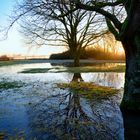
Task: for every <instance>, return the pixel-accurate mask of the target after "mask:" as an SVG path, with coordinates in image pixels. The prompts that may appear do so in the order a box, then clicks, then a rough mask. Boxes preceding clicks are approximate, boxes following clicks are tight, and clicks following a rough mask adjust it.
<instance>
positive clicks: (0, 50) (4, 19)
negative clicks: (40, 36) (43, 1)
mask: <svg viewBox="0 0 140 140" xmlns="http://www.w3.org/2000/svg"><path fill="white" fill-rule="evenodd" d="M16 1H17V0H0V26H3V25H8V22H9V21H8V19H9V16H10V15H11V14H12V10H13V8H14V5H15V2H16ZM23 40H24V39H23V37H22V36H21V34H20V33H19V32H18V31H17V25H15V26H14V27H13V28H12V29H11V30H10V32H9V35H8V39H6V40H4V41H0V55H4V54H8V55H9V54H10V55H13V54H21V55H50V54H51V53H52V52H55V53H56V52H61V51H62V48H56V47H51V48H50V46H48V47H47V46H44V47H41V48H39V49H36V48H33V49H31V50H30V51H29V48H28V47H27V46H26V44H25V42H24V41H23Z"/></svg>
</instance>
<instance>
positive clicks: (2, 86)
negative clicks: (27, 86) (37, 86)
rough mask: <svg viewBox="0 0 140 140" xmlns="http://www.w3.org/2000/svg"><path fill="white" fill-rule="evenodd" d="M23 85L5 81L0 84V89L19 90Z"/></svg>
mask: <svg viewBox="0 0 140 140" xmlns="http://www.w3.org/2000/svg"><path fill="white" fill-rule="evenodd" d="M23 84H24V83H22V82H16V81H14V82H7V81H1V82H0V89H12V88H20V87H22V86H23Z"/></svg>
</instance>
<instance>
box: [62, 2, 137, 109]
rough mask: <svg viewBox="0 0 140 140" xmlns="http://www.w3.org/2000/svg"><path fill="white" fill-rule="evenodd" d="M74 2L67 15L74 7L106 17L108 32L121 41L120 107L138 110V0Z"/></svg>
mask: <svg viewBox="0 0 140 140" xmlns="http://www.w3.org/2000/svg"><path fill="white" fill-rule="evenodd" d="M71 1H73V0H71ZM73 3H75V8H73V9H72V10H71V11H69V12H68V13H67V14H69V13H71V12H73V11H75V10H77V9H84V10H86V11H93V12H97V13H99V14H100V15H102V16H103V17H104V18H105V19H106V25H107V27H108V29H109V31H110V32H112V33H113V35H114V36H115V38H116V39H117V40H119V41H121V43H122V45H123V48H124V50H125V54H126V74H125V87H124V97H123V101H122V104H121V107H122V109H125V110H135V111H136V110H137V111H138V110H140V24H139V23H140V0H101V1H98V0H93V1H90V0H87V1H86V2H82V1H81V0H76V1H73ZM67 14H66V15H67ZM123 15H125V17H124V16H123ZM63 16H65V15H63Z"/></svg>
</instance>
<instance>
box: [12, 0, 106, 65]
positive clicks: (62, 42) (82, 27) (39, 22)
mask: <svg viewBox="0 0 140 140" xmlns="http://www.w3.org/2000/svg"><path fill="white" fill-rule="evenodd" d="M82 1H83V2H84V1H85V0H82ZM17 6H18V8H17V9H15V11H16V12H15V14H14V16H13V17H12V23H11V25H10V26H12V25H13V24H14V22H17V21H18V20H20V22H19V23H20V26H21V27H22V30H21V32H22V33H23V34H24V35H25V36H26V38H27V40H28V42H29V43H31V44H35V45H39V46H40V45H44V44H47V45H55V46H65V47H67V48H68V50H69V52H70V57H71V58H72V59H74V66H79V59H80V55H81V52H82V51H83V50H84V49H85V48H86V47H87V46H89V45H91V44H93V43H94V42H95V40H94V39H96V38H97V37H99V36H101V35H102V34H104V33H105V32H106V31H103V32H99V30H98V28H99V27H101V26H103V25H102V24H101V23H102V21H103V20H104V19H102V18H100V17H99V16H97V15H98V14H96V13H95V12H90V11H85V10H81V9H79V10H77V11H75V12H73V13H71V14H68V15H66V16H59V15H63V14H66V13H67V12H68V11H70V10H72V9H73V8H74V5H73V3H72V2H71V1H64V0H48V1H47V0H30V1H29V0H24V1H23V3H21V4H18V5H17ZM95 18H96V22H95V23H94V21H95V20H94V19H95ZM97 23H98V24H97ZM97 31H98V32H97ZM56 49H57V48H56Z"/></svg>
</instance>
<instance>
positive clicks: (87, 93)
mask: <svg viewBox="0 0 140 140" xmlns="http://www.w3.org/2000/svg"><path fill="white" fill-rule="evenodd" d="M57 86H58V87H59V88H64V89H65V88H69V89H70V90H71V91H72V92H73V93H77V94H79V95H80V96H83V97H85V98H88V99H94V98H95V99H98V98H108V97H110V96H112V95H114V94H117V93H118V92H119V90H117V89H114V88H111V87H105V86H99V85H95V84H93V83H88V82H71V83H61V84H57Z"/></svg>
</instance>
